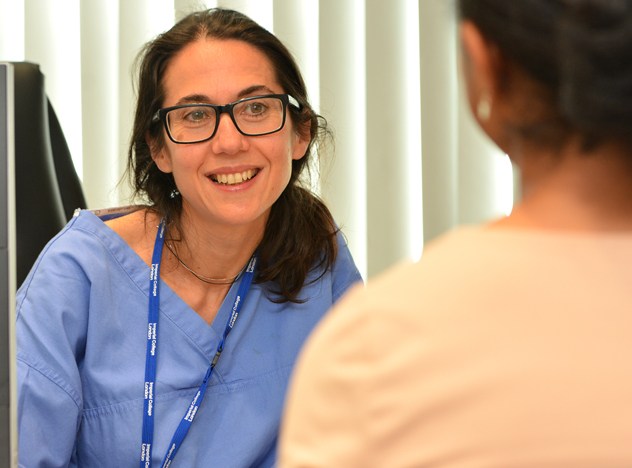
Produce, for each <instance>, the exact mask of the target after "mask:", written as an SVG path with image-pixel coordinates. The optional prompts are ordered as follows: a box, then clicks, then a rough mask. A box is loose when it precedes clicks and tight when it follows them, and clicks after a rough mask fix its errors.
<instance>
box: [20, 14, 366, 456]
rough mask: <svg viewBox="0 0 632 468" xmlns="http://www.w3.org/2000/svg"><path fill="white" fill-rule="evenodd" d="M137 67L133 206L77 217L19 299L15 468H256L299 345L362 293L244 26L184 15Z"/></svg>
mask: <svg viewBox="0 0 632 468" xmlns="http://www.w3.org/2000/svg"><path fill="white" fill-rule="evenodd" d="M139 65H140V66H139V78H138V88H137V89H138V102H137V106H136V117H135V120H134V129H133V136H132V143H131V147H130V149H129V162H128V164H129V172H130V174H131V176H132V177H133V181H134V184H135V185H134V188H135V192H136V194H137V195H139V196H140V198H141V199H143V200H144V201H145V203H146V205H136V206H133V207H128V208H127V209H110V210H100V211H97V212H90V211H87V210H82V211H80V212H79V213H77V214H76V216H75V217H74V218H73V219H72V221H70V223H69V224H68V226H67V227H66V228H65V229H64V230H63V231H62V232H61V233H60V234H59V235H58V236H57V237H56V238H55V239H53V240H52V241H51V242H50V243H49V244H48V245H47V246H46V248H45V249H44V251H43V252H42V254H41V255H40V257H39V259H38V261H37V263H36V264H35V266H34V267H33V269H32V271H31V273H30V274H29V276H28V278H27V279H26V281H25V282H24V285H23V286H22V288H21V289H20V292H19V294H18V309H17V310H18V321H17V336H18V352H19V355H18V376H19V380H18V388H19V403H18V411H19V431H20V440H19V442H20V453H19V459H20V465H21V466H24V467H26V468H30V467H46V468H53V467H60V468H61V467H64V468H65V467H69V466H70V467H90V468H92V467H99V468H103V467H112V468H122V467H139V466H140V467H141V468H149V467H153V468H155V467H163V466H164V467H169V466H171V467H172V468H177V467H185V468H195V467H208V466H221V467H224V468H228V467H234V468H245V467H249V468H255V467H257V468H265V467H270V466H272V465H273V464H274V461H275V459H276V446H277V434H278V428H279V423H280V419H281V410H282V407H283V401H284V397H285V391H286V387H287V383H288V380H289V376H290V371H291V369H292V366H293V365H294V361H295V359H296V356H297V354H298V351H299V349H300V346H301V344H302V343H303V340H304V339H305V337H306V336H307V335H308V333H309V331H310V330H311V328H312V327H313V326H314V324H315V323H316V322H317V321H318V320H319V319H320V318H321V316H322V315H323V314H324V313H325V312H326V311H327V310H328V309H329V308H330V307H331V305H332V304H333V303H334V302H335V301H336V300H337V299H338V298H339V297H340V296H341V295H342V294H343V293H344V292H345V291H346V290H347V288H348V287H349V286H350V285H351V284H352V283H354V282H355V281H358V280H360V275H359V273H358V270H357V269H356V267H355V265H354V263H353V260H352V258H351V255H350V254H349V250H348V249H347V246H346V243H345V242H344V240H343V238H342V235H341V233H340V232H339V230H338V228H337V226H336V224H335V222H334V220H333V218H332V216H331V214H330V212H329V210H328V209H327V207H326V206H325V205H324V203H323V202H322V201H321V200H320V199H318V198H317V197H316V196H315V195H314V194H312V193H311V192H310V191H309V190H308V189H306V188H305V187H303V186H302V184H301V177H300V175H301V173H302V172H303V171H304V170H305V169H306V168H307V167H308V164H309V161H310V160H311V159H312V158H314V157H316V155H315V154H314V152H313V150H312V149H313V145H314V143H317V142H318V141H319V140H321V138H322V137H323V136H325V135H326V134H327V128H326V126H325V122H324V121H323V119H322V118H321V117H320V116H318V114H316V112H314V110H313V109H312V107H311V105H310V104H309V100H308V99H307V90H306V88H305V84H304V81H303V79H302V77H301V74H300V71H299V69H298V67H297V65H296V63H295V61H294V59H293V58H292V56H291V54H290V52H289V51H288V50H287V48H286V47H285V46H284V45H283V44H282V43H281V42H280V41H279V40H278V39H277V38H276V37H275V36H274V35H273V34H271V33H270V32H268V31H267V30H266V29H264V28H263V27H261V26H260V25H259V24H257V23H255V22H254V21H252V20H251V19H250V18H248V17H246V16H244V15H243V14H241V13H239V12H236V11H232V10H226V9H211V10H205V11H200V12H196V13H191V14H190V15H188V16H186V17H185V18H183V19H182V20H181V21H179V22H178V23H177V24H176V25H174V26H173V27H172V28H171V29H170V30H169V31H166V32H165V33H163V34H161V35H159V36H158V37H157V38H155V39H154V40H152V41H151V42H149V43H148V44H147V45H146V46H145V48H144V49H143V50H142V52H141V55H140V56H139ZM321 141H322V140H321ZM229 332H230V335H229Z"/></svg>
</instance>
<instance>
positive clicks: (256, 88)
mask: <svg viewBox="0 0 632 468" xmlns="http://www.w3.org/2000/svg"><path fill="white" fill-rule="evenodd" d="M259 91H265V94H276V93H275V92H274V91H272V90H271V89H270V88H268V87H267V86H265V85H255V86H250V87H248V88H246V89H244V90H243V91H240V92H239V94H238V95H237V97H238V98H239V99H241V98H243V97H246V96H248V95H250V94H254V93H256V92H259Z"/></svg>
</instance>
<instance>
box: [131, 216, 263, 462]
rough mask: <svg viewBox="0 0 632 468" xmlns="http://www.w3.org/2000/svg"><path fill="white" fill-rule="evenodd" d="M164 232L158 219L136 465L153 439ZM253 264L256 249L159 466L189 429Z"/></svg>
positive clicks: (247, 285) (170, 458)
mask: <svg viewBox="0 0 632 468" xmlns="http://www.w3.org/2000/svg"><path fill="white" fill-rule="evenodd" d="M164 234H165V220H164V219H163V220H162V221H161V222H160V226H158V233H157V234H156V242H155V243H154V253H153V256H152V259H151V273H150V277H149V319H148V327H147V357H146V360H145V401H144V404H143V440H142V446H141V456H140V468H150V467H151V452H152V443H153V438H154V411H153V408H154V391H155V390H154V387H155V383H156V349H157V341H156V339H157V336H158V309H159V306H160V294H159V291H158V285H159V280H160V259H161V257H162V247H163V244H164V242H165V239H164ZM256 265H257V252H255V253H254V254H253V255H252V257H251V258H250V261H249V262H248V266H247V267H246V271H245V272H244V275H243V277H242V279H241V281H240V283H239V289H238V290H237V297H236V298H235V302H234V304H233V310H232V312H231V314H230V317H229V318H228V322H227V323H226V329H225V330H224V335H223V336H222V339H221V340H220V342H219V344H218V345H217V352H216V353H215V357H214V358H213V361H212V362H211V365H210V366H209V368H208V370H207V371H206V375H205V376H204V380H203V381H202V385H200V388H199V389H198V391H197V393H196V394H195V396H194V397H193V400H192V401H191V404H190V405H189V408H188V410H187V412H186V413H185V415H184V417H183V418H182V420H181V421H180V424H179V425H178V428H177V429H176V432H175V433H174V434H173V437H172V439H171V442H170V443H169V449H168V450H167V454H166V455H165V458H164V460H163V461H162V464H161V465H160V466H161V467H162V468H167V467H169V465H171V462H172V461H173V458H174V457H175V456H176V453H177V451H178V449H179V448H180V445H182V442H183V441H184V438H185V437H186V435H187V432H189V428H190V427H191V423H193V418H195V415H196V413H197V411H198V409H199V407H200V404H201V403H202V399H203V398H204V394H205V393H206V387H207V386H208V382H209V380H211V376H212V375H213V371H214V370H215V365H216V364H217V361H218V360H219V357H220V355H221V354H222V351H223V350H224V344H225V342H226V337H227V336H228V334H229V333H230V331H231V330H232V329H233V327H234V326H235V321H236V320H237V316H238V315H239V311H240V310H241V306H242V305H243V303H244V299H245V298H246V295H247V294H248V290H249V289H250V284H251V283H252V279H253V276H254V271H255V267H256Z"/></svg>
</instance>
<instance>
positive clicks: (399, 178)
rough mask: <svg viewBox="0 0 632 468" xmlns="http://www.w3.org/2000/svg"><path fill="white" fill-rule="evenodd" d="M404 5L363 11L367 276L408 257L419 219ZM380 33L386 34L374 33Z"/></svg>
mask: <svg viewBox="0 0 632 468" xmlns="http://www.w3.org/2000/svg"><path fill="white" fill-rule="evenodd" d="M408 5H409V3H408V2H379V1H371V2H367V6H366V56H367V58H366V63H367V67H366V81H367V87H366V96H365V101H366V109H367V113H366V131H367V156H366V159H367V207H368V209H367V232H368V276H372V275H374V274H376V273H379V272H380V271H382V270H383V269H385V268H387V267H388V266H390V265H392V264H393V263H394V262H396V261H398V260H399V259H401V258H404V257H412V252H411V249H410V247H411V237H412V234H413V233H412V226H413V222H414V221H415V219H416V217H417V216H420V215H421V213H414V214H413V213H411V210H410V209H409V205H410V203H409V202H410V201H411V192H412V186H413V185H415V186H417V187H418V186H420V185H421V173H417V174H416V176H417V177H416V179H413V178H411V177H410V175H411V171H414V168H411V167H410V166H409V162H410V161H411V158H409V155H414V156H415V157H416V159H418V160H419V159H420V158H421V154H420V151H419V150H420V148H419V145H414V146H413V147H411V142H414V141H415V138H412V137H411V134H412V135H414V136H416V137H417V138H419V134H420V132H419V127H417V128H411V127H410V126H409V123H410V121H409V119H412V121H413V122H415V123H418V122H419V120H420V110H419V109H420V106H419V104H418V102H419V101H418V99H415V96H418V95H419V94H418V89H419V85H418V84H417V85H416V86H415V88H416V89H415V91H417V92H413V90H412V89H409V84H410V81H409V80H408V77H407V74H408V73H409V72H410V71H411V67H410V64H418V63H419V55H416V54H412V53H411V50H410V49H409V48H408V47H407V46H406V45H407V43H408V41H409V38H410V34H409V31H408V26H409V23H408V21H407V18H408V17H409V15H410V9H409V8H408ZM415 13H416V10H415ZM382 31H383V32H386V31H390V32H391V33H390V34H379V33H378V34H376V32H382ZM413 52H414V51H413ZM413 68H414V67H413ZM415 153H416V154H415ZM417 167H418V166H417ZM420 208H421V207H419V206H418V207H417V209H418V210H419V211H421V210H420Z"/></svg>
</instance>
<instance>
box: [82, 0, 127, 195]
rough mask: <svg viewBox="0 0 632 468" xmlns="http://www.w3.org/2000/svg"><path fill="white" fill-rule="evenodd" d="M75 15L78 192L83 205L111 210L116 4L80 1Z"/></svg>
mask: <svg viewBox="0 0 632 468" xmlns="http://www.w3.org/2000/svg"><path fill="white" fill-rule="evenodd" d="M80 13H81V104H82V107H81V109H82V115H83V116H84V119H83V155H84V160H85V161H86V164H84V167H83V189H84V194H85V196H86V201H87V203H88V206H93V207H102V206H113V205H116V204H117V202H118V199H117V196H116V191H115V187H116V184H117V183H118V181H119V178H120V171H119V158H118V155H119V151H120V150H119V148H120V145H119V6H118V3H117V2H82V3H81V12H80ZM97 142H98V144H97Z"/></svg>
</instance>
